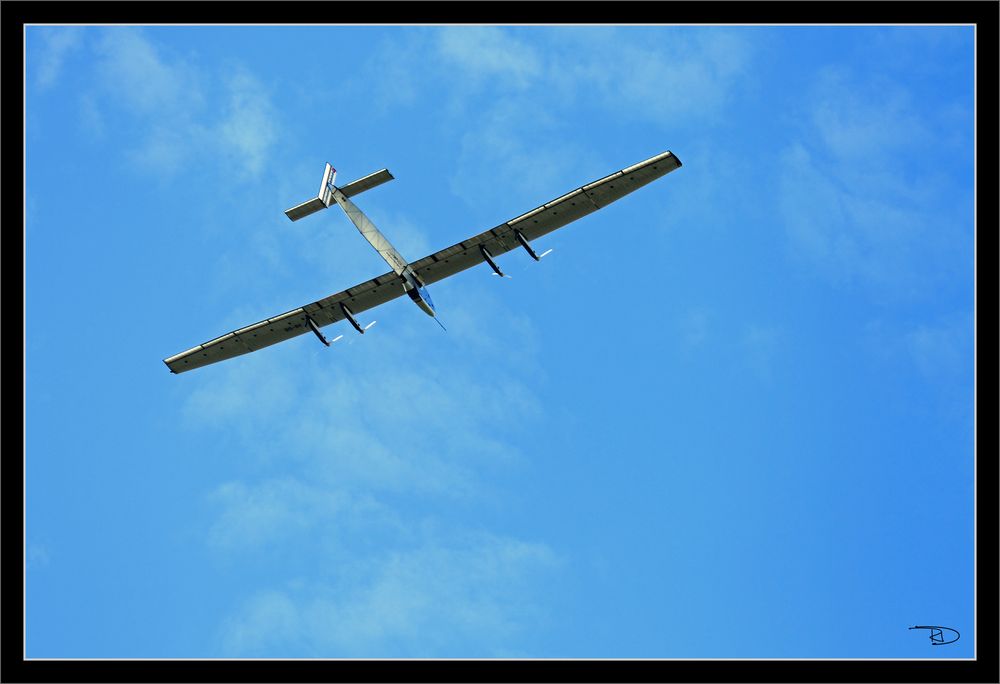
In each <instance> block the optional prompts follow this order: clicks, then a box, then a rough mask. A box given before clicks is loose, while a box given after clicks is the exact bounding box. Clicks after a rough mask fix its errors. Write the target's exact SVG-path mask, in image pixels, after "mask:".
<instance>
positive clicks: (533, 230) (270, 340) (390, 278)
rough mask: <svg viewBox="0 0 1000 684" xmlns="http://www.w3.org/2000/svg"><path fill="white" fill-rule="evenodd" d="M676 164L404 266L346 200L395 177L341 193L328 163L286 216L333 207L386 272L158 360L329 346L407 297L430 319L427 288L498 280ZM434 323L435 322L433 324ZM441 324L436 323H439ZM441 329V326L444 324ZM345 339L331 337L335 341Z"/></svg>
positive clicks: (177, 365) (665, 158) (564, 199)
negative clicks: (332, 328)
mask: <svg viewBox="0 0 1000 684" xmlns="http://www.w3.org/2000/svg"><path fill="white" fill-rule="evenodd" d="M680 166H681V160H680V159H678V158H677V157H676V156H675V155H674V154H673V153H671V152H664V153H663V154H658V155H656V156H655V157H650V158H649V159H647V160H645V161H641V162H639V163H638V164H634V165H633V166H630V167H628V168H626V169H622V170H621V171H615V172H614V173H612V174H611V175H610V176H605V177H604V178H601V179H600V180H596V181H594V182H593V183H590V184H588V185H584V186H582V187H579V188H576V189H575V190H572V191H570V192H568V193H566V194H565V195H562V196H561V197H557V198H556V199H554V200H552V201H551V202H547V203H546V204H543V205H542V206H540V207H537V208H535V209H532V210H531V211H529V212H528V213H526V214H521V215H520V216H518V217H517V218H514V219H511V220H510V221H507V222H506V223H501V224H500V225H499V226H497V227H496V228H491V229H490V230H487V231H485V232H482V233H480V234H478V235H474V236H472V237H470V238H469V239H467V240H463V241H462V242H459V243H458V244H455V245H452V246H451V247H448V248H446V249H442V250H441V251H439V252H435V253H434V254H431V255H429V256H426V257H424V258H423V259H420V260H418V261H414V262H412V263H411V262H408V261H407V260H406V259H405V258H403V256H402V255H401V254H400V253H399V252H398V251H397V250H396V248H395V247H393V246H392V244H391V243H390V242H389V240H388V239H386V237H385V236H384V235H383V234H382V233H381V231H379V229H378V228H376V227H375V224H374V223H372V222H371V220H370V219H369V218H368V217H367V216H365V214H364V212H363V211H361V210H360V209H359V208H358V207H357V205H355V204H354V202H352V201H351V199H350V198H351V197H354V196H355V195H359V194H361V193H362V192H365V191H366V190H370V189H372V188H374V187H376V186H378V185H381V184H382V183H385V182H387V181H390V180H392V179H393V177H392V174H391V173H389V171H388V170H387V169H382V170H381V171H376V172H375V173H373V174H370V175H368V176H365V177H364V178H361V179H359V180H356V181H354V182H352V183H348V184H347V185H344V186H342V187H337V185H335V180H336V177H337V171H336V169H334V168H333V167H332V166H330V164H327V165H326V169H325V170H324V172H323V181H322V183H320V187H319V194H318V195H317V196H316V197H313V198H312V199H310V200H308V201H306V202H303V203H302V204H299V205H297V206H294V207H292V208H291V209H288V210H287V211H285V215H286V216H288V218H289V219H291V220H292V221H298V220H300V219H303V218H305V217H306V216H309V215H311V214H315V213H316V212H318V211H322V210H323V209H327V208H329V207H330V206H332V205H333V204H334V203H336V204H337V205H339V206H340V208H341V209H343V210H344V213H345V214H347V218H349V219H350V220H351V222H352V223H353V224H354V225H355V226H356V227H357V229H358V231H360V232H361V235H362V236H364V238H365V239H366V240H368V242H369V243H371V246H372V247H374V248H375V251H377V252H378V253H379V254H380V255H381V256H382V258H383V259H385V260H386V262H387V263H388V264H389V266H391V267H392V270H391V271H390V272H388V273H384V274H382V275H380V276H378V277H377V278H372V279H371V280H366V281H365V282H363V283H360V284H358V285H355V286H354V287H351V288H348V289H346V290H344V291H343V292H338V293H337V294H333V295H330V296H329V297H324V298H323V299H320V300H318V301H315V302H312V303H311V304H306V305H305V306H301V307H299V308H297V309H292V310H291V311H288V312H286V313H283V314H281V315H278V316H275V317H273V318H267V319H265V320H263V321H261V322H259V323H254V324H253V325H248V326H247V327H245V328H240V329H239V330H234V331H233V332H231V333H227V334H225V335H223V336H222V337H217V338H215V339H214V340H210V341H208V342H205V343H204V344H200V345H198V346H197V347H194V348H192V349H188V350H187V351H184V352H181V353H180V354H177V355H175V356H171V357H170V358H168V359H164V361H163V362H164V363H165V364H167V368H169V369H170V372H171V373H183V372H184V371H189V370H193V369H195V368H200V367H202V366H207V365H209V364H211V363H216V362H218V361H224V360H226V359H231V358H233V357H234V356H240V355H242V354H248V353H250V352H252V351H257V350H258V349H262V348H264V347H268V346H270V345H272V344H277V343H278V342H283V341H285V340H287V339H291V338H293V337H297V336H299V335H302V334H305V333H307V332H310V331H311V332H312V333H313V334H314V335H316V337H317V338H318V339H319V341H320V342H322V343H323V344H325V345H326V346H330V344H331V341H330V340H327V339H326V337H325V336H324V335H323V332H322V331H321V330H320V328H322V327H324V326H327V325H330V324H331V323H336V322H337V321H342V320H347V321H348V322H349V323H350V324H351V326H353V327H354V329H355V330H357V331H358V332H359V333H361V334H364V332H365V330H367V329H369V328H370V327H371V326H372V325H374V324H375V323H374V321H373V322H371V323H369V324H368V325H366V326H362V325H361V323H359V322H358V319H357V314H358V313H361V312H363V311H367V310H369V309H373V308H375V307H376V306H378V305H379V304H384V303H385V302H387V301H389V300H390V299H395V298H396V297H399V296H402V295H404V294H405V295H407V296H408V297H409V298H410V299H411V300H412V301H413V303H414V304H416V305H417V306H419V307H420V309H421V310H422V311H423V312H424V313H426V314H427V315H428V316H431V317H432V318H433V317H434V316H435V313H436V312H435V309H434V302H433V301H432V300H431V295H430V293H429V292H428V291H427V286H428V285H430V284H432V283H435V282H437V281H439V280H443V279H444V278H447V277H448V276H451V275H454V274H456V273H458V272H459V271H464V270H465V269H467V268H471V267H472V266H475V265H477V264H480V263H482V264H485V265H488V266H489V267H490V268H491V269H492V270H493V273H494V274H495V275H498V276H501V277H502V276H504V272H503V271H502V270H501V269H500V266H499V264H497V262H496V257H497V256H498V255H500V254H503V253H505V252H509V251H511V250H514V249H517V248H518V247H521V248H523V249H524V250H525V251H526V252H527V253H528V255H529V256H530V257H531V258H532V259H534V260H535V261H539V260H540V259H541V258H542V257H543V256H545V255H546V254H548V253H549V252H550V251H551V250H548V251H546V252H543V253H542V254H537V253H536V252H535V250H534V248H533V247H532V246H531V241H532V240H535V239H537V238H539V237H541V236H543V235H545V234H546V233H550V232H552V231H553V230H555V229H557V228H561V227H562V226H565V225H566V224H567V223H570V222H572V221H575V220H577V219H578V218H581V217H583V216H586V215H587V214H590V213H592V212H595V211H597V210H598V209H601V208H603V207H605V206H607V205H608V204H610V203H611V202H614V201H615V200H616V199H619V198H621V197H624V196H625V195H627V194H628V193H630V192H632V191H633V190H636V189H638V188H640V187H642V186H643V185H646V184H647V183H649V182H651V181H654V180H656V179H657V178H660V177H661V176H664V175H666V174H668V173H670V172H671V171H673V170H674V169H677V168H679V167H680ZM435 320H437V319H436V318H435ZM438 323H439V324H440V321H439V322H438ZM442 327H444V326H442ZM341 337H343V335H339V336H337V337H336V338H334V340H333V342H336V341H337V340H339V339H340V338H341Z"/></svg>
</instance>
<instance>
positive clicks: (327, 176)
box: [285, 162, 337, 221]
mask: <svg viewBox="0 0 1000 684" xmlns="http://www.w3.org/2000/svg"><path fill="white" fill-rule="evenodd" d="M336 178H337V169H335V168H333V167H332V166H330V163H329V162H327V164H326V169H324V171H323V182H322V183H320V185H319V194H318V195H316V197H313V198H312V199H311V200H308V201H306V202H303V203H302V204H298V205H296V206H294V207H292V208H291V209H286V210H285V216H287V217H288V218H290V219H291V220H293V221H298V220H299V219H301V218H305V217H306V216H309V215H310V214H315V213H316V212H317V211H320V210H321V209H326V208H327V207H328V206H330V203H331V202H332V201H333V191H334V189H335V188H336V186H335V185H334V184H333V182H334V180H336Z"/></svg>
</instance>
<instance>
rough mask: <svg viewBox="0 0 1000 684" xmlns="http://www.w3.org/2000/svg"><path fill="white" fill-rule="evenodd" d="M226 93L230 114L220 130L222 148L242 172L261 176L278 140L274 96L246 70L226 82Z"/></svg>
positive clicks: (228, 112)
mask: <svg viewBox="0 0 1000 684" xmlns="http://www.w3.org/2000/svg"><path fill="white" fill-rule="evenodd" d="M226 94H227V96H228V98H229V103H228V107H227V109H226V115H225V118H224V119H223V120H222V121H221V122H220V123H219V124H218V129H217V130H218V135H219V138H220V141H221V144H222V147H223V149H226V150H228V152H229V156H230V157H231V158H232V159H233V161H234V162H235V163H236V168H237V169H239V171H240V172H241V173H243V174H244V175H257V174H259V173H260V172H261V170H263V168H264V164H265V163H266V160H267V155H268V151H269V150H270V148H271V147H272V146H273V145H274V143H275V141H276V138H277V134H276V130H275V124H274V121H275V112H274V108H273V107H272V105H271V100H270V97H269V96H268V94H267V92H266V90H265V89H264V88H263V86H262V84H261V83H260V81H258V80H257V79H256V78H255V77H254V76H253V75H252V74H250V73H249V72H247V71H245V70H240V71H237V72H236V73H235V74H233V75H231V76H230V77H229V78H227V79H226Z"/></svg>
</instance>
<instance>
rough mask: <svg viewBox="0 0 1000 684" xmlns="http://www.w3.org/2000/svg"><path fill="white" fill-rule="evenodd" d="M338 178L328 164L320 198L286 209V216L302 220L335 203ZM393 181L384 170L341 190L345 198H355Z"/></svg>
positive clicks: (321, 185) (324, 173)
mask: <svg viewBox="0 0 1000 684" xmlns="http://www.w3.org/2000/svg"><path fill="white" fill-rule="evenodd" d="M336 177H337V170H336V169H334V168H333V167H332V166H330V165H329V164H327V165H326V170H325V171H324V172H323V182H322V183H321V184H320V186H319V196H317V197H313V198H312V199H311V200H308V201H306V202H303V203H302V204H298V205H296V206H294V207H292V208H291V209H286V210H285V216H287V217H288V218H290V219H291V220H292V221H298V220H299V219H301V218H305V217H306V216H309V215H310V214H315V213H316V212H317V211H320V210H321V209H326V208H327V207H329V206H330V204H332V203H333V189H334V187H336V186H334V184H333V181H334V180H335V179H336ZM392 179H393V178H392V174H391V173H389V170H388V169H382V170H380V171H376V172H375V173H370V174H368V175H367V176H365V177H364V178H359V179H358V180H356V181H354V182H352V183H348V184H347V185H345V186H344V187H342V188H340V191H341V192H342V193H344V197H353V196H354V195H360V194H361V193H362V192H364V191H365V190H371V189H372V188H374V187H377V186H379V185H382V183H387V182H389V181H391V180H392Z"/></svg>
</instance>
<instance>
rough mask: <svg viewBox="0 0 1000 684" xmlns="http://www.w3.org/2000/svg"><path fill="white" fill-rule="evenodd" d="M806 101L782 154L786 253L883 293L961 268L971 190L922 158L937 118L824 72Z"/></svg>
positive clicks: (894, 92) (903, 95)
mask: <svg viewBox="0 0 1000 684" xmlns="http://www.w3.org/2000/svg"><path fill="white" fill-rule="evenodd" d="M807 101H808V104H807V105H806V106H805V108H804V110H803V111H804V115H805V116H804V121H805V123H804V124H802V125H801V127H800V130H799V133H800V135H799V137H798V139H797V140H796V141H795V142H793V143H792V144H790V145H789V146H788V147H787V148H786V149H785V150H784V151H783V152H782V153H781V157H780V159H781V171H780V175H779V191H780V192H779V195H780V200H779V207H780V213H781V216H782V218H783V220H784V224H785V229H786V232H787V235H788V237H789V240H790V245H791V246H792V249H793V252H794V254H795V255H796V256H797V257H799V258H801V259H803V260H804V261H806V262H807V263H809V264H810V265H811V266H812V267H814V268H816V269H817V270H818V272H820V273H823V274H824V275H825V276H827V277H830V278H832V279H833V280H835V281H837V282H840V283H845V284H852V283H861V284H864V285H870V286H875V287H876V288H878V289H879V290H880V291H881V292H883V293H884V294H887V295H890V296H898V295H900V294H906V293H908V292H912V291H915V290H919V289H920V288H922V287H926V286H927V285H928V284H930V283H932V282H935V281H938V282H940V281H941V280H942V279H943V278H946V277H949V276H954V275H955V274H956V273H957V272H961V271H963V270H964V268H963V266H962V264H961V262H960V261H959V255H960V252H961V250H962V248H963V247H962V246H963V245H966V244H970V239H969V238H970V236H971V228H972V225H971V217H972V214H971V195H967V194H966V193H964V192H962V191H961V190H959V189H958V188H956V186H955V183H954V180H953V179H950V178H948V177H947V176H944V175H942V174H941V173H939V172H937V171H936V170H935V165H934V164H933V163H925V162H927V161H929V157H928V154H930V152H929V151H930V150H932V149H934V145H932V144H931V143H932V141H933V140H934V135H933V132H934V131H935V130H936V126H937V124H936V123H935V122H933V121H932V120H931V119H929V118H928V117H927V116H926V115H925V114H924V108H923V107H921V106H920V105H919V103H918V102H917V100H916V99H915V98H914V96H913V95H912V94H911V93H910V92H908V91H907V90H905V89H903V88H901V87H899V86H893V85H891V84H885V83H880V82H877V81H875V80H873V81H867V82H866V81H862V80H860V79H858V78H857V77H851V76H849V75H847V74H845V73H843V72H838V71H828V72H825V73H824V74H823V75H822V77H821V78H819V79H818V80H817V84H816V87H815V91H814V92H812V93H810V94H808V96H807ZM970 123H971V121H970ZM966 195H967V196H966ZM963 199H964V200H967V203H966V204H964V205H963V204H962V203H961V202H960V201H959V202H958V203H956V200H963Z"/></svg>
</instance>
